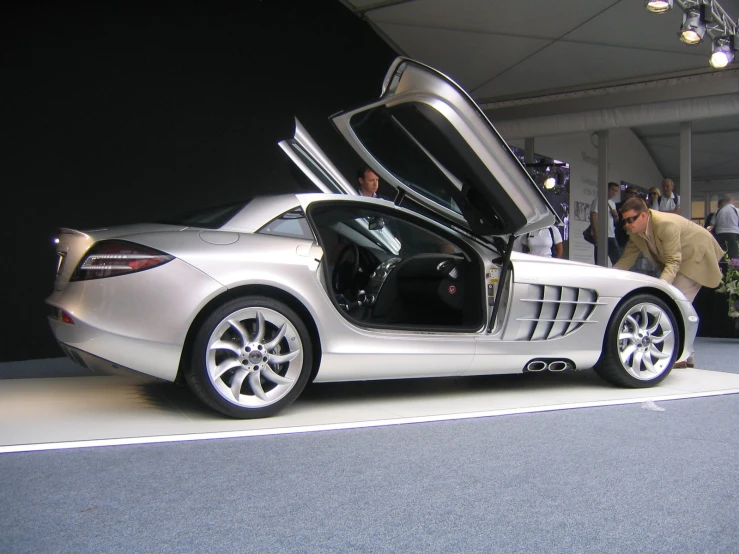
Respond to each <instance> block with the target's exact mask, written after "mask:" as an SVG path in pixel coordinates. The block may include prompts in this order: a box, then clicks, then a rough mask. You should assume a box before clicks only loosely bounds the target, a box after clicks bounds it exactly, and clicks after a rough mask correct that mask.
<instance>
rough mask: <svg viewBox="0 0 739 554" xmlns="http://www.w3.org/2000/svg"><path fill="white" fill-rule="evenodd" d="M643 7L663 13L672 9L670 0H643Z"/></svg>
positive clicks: (653, 11)
mask: <svg viewBox="0 0 739 554" xmlns="http://www.w3.org/2000/svg"><path fill="white" fill-rule="evenodd" d="M644 7H645V8H646V9H647V11H650V12H652V13H665V12H667V11H668V10H670V9H672V0H644Z"/></svg>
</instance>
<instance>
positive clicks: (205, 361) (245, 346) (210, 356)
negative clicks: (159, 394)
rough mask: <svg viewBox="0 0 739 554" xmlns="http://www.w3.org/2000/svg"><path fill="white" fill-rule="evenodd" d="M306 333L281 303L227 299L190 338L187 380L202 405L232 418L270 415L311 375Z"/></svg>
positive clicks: (266, 299)
mask: <svg viewBox="0 0 739 554" xmlns="http://www.w3.org/2000/svg"><path fill="white" fill-rule="evenodd" d="M312 359H313V354H312V349H311V344H310V337H309V335H308V330H307V328H306V327H305V324H304V323H303V321H302V320H301V319H300V317H298V315H297V314H296V313H295V312H294V311H293V310H292V309H291V308H290V307H289V306H287V305H286V304H283V303H282V302H279V301H277V300H274V299H272V298H269V297H264V296H250V297H244V298H239V299H236V300H232V301H230V302H228V303H226V304H224V305H223V306H221V307H220V308H218V309H217V310H216V311H215V312H214V313H213V314H211V315H210V316H209V317H208V318H207V319H206V320H205V322H204V323H203V325H202V326H201V328H200V330H199V331H198V334H197V336H196V338H195V342H194V345H193V353H192V365H191V367H190V370H189V371H188V373H187V381H188V384H189V385H190V387H191V388H192V390H193V391H194V392H195V394H196V395H197V396H198V397H199V398H200V399H201V400H202V401H203V402H205V403H206V404H207V405H208V406H210V407H211V408H214V409H215V410H218V411H219V412H221V413H223V414H225V415H228V416H231V417H237V418H259V417H267V416H271V415H274V414H276V413H277V412H279V411H280V410H282V409H283V408H285V407H286V406H288V405H290V404H291V403H292V402H293V401H294V400H295V399H296V398H297V397H298V395H300V393H301V392H302V391H303V389H304V388H305V385H306V383H307V382H308V379H309V377H310V374H311V365H312Z"/></svg>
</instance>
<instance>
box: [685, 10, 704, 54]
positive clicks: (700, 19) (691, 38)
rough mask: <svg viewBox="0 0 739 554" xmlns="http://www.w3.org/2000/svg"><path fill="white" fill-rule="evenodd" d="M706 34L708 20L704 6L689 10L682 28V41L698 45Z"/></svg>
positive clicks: (686, 12)
mask: <svg viewBox="0 0 739 554" xmlns="http://www.w3.org/2000/svg"><path fill="white" fill-rule="evenodd" d="M705 34H706V18H705V11H704V9H703V5H702V4H701V5H700V6H698V7H695V8H688V9H687V10H685V13H684V14H683V24H682V25H681V26H680V40H681V41H683V42H684V43H685V44H698V43H699V42H700V41H701V40H703V35H705Z"/></svg>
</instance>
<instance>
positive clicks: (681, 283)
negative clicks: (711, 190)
mask: <svg viewBox="0 0 739 554" xmlns="http://www.w3.org/2000/svg"><path fill="white" fill-rule="evenodd" d="M621 217H622V218H623V221H624V227H625V228H626V231H627V232H628V233H629V242H628V243H627V244H626V248H625V249H624V252H623V254H622V255H621V259H619V260H618V262H616V263H615V264H614V266H613V267H615V268H616V269H631V266H632V265H634V262H635V261H636V259H637V257H638V256H639V253H640V252H641V253H643V254H644V255H645V256H646V257H647V258H648V259H649V261H650V262H652V265H654V267H655V268H657V271H659V272H661V273H660V276H659V278H660V279H662V280H664V281H667V282H668V283H672V284H673V285H674V286H675V287H677V288H678V289H679V290H680V292H682V293H683V294H684V295H685V297H686V298H687V299H688V300H690V301H691V302H692V301H693V300H694V299H695V296H696V295H697V294H698V291H699V290H700V288H701V286H704V287H710V288H715V287H717V286H718V285H719V283H720V282H721V279H722V273H721V268H720V267H719V265H718V263H719V260H720V259H721V258H722V257H723V255H724V251H723V250H722V249H721V247H720V246H719V244H718V242H716V239H715V238H713V235H711V233H709V232H708V231H706V230H705V229H704V228H703V227H701V226H700V225H696V224H695V223H693V222H692V221H688V220H687V219H685V218H684V217H682V216H680V215H676V214H671V213H663V212H658V211H656V210H650V209H649V208H648V207H647V205H646V203H645V202H644V201H643V200H642V199H641V198H631V199H629V200H627V201H626V202H624V203H623V205H622V206H621ZM687 365H688V366H689V367H693V365H694V360H693V356H692V354H691V356H690V358H688V361H687Z"/></svg>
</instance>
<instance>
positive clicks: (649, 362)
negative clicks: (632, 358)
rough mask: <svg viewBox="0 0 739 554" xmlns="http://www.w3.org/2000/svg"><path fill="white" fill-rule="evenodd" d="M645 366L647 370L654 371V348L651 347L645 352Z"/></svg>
mask: <svg viewBox="0 0 739 554" xmlns="http://www.w3.org/2000/svg"><path fill="white" fill-rule="evenodd" d="M643 361H644V367H646V368H647V371H654V369H655V368H654V363H652V349H651V348H650V349H649V350H647V351H646V352H645V353H644V358H643Z"/></svg>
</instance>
